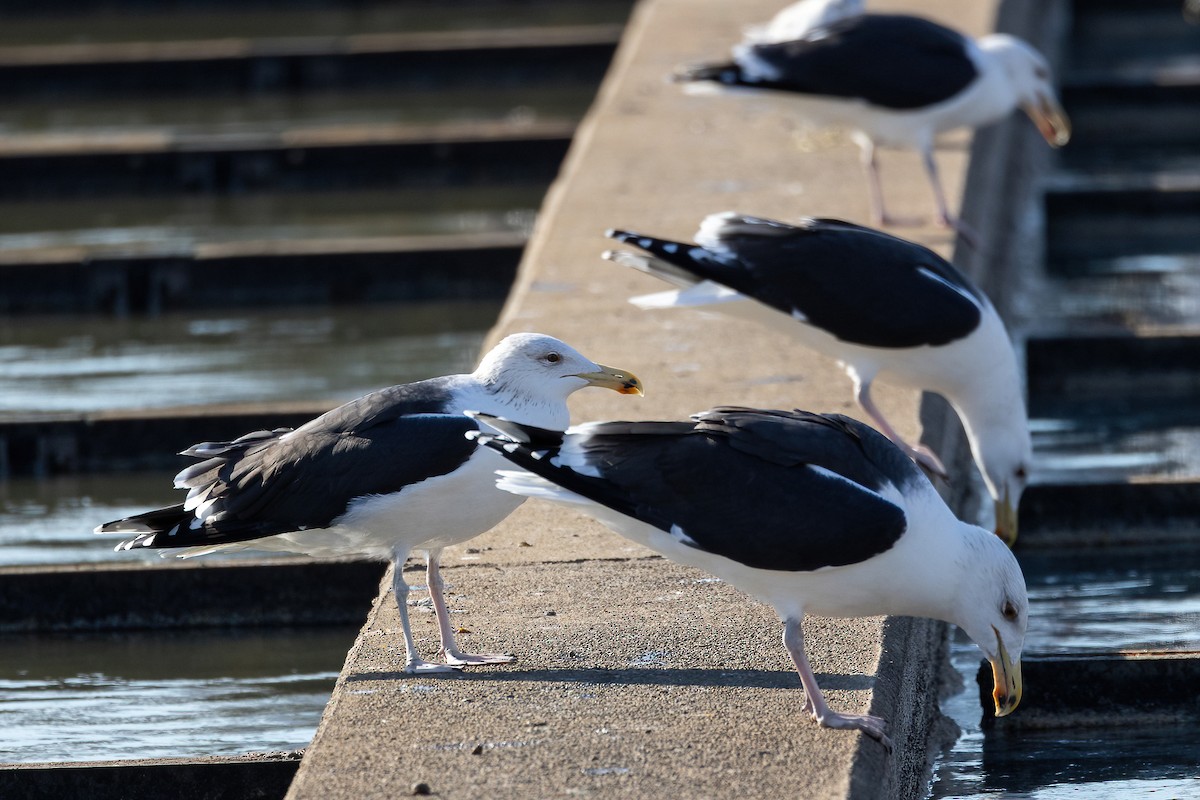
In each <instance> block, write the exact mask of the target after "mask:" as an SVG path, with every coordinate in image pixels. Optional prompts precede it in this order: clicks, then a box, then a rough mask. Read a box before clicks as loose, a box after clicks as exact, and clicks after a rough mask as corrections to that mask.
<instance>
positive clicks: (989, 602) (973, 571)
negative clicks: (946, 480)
mask: <svg viewBox="0 0 1200 800" xmlns="http://www.w3.org/2000/svg"><path fill="white" fill-rule="evenodd" d="M963 528H964V533H965V536H964V537H963V539H964V540H965V541H964V549H963V556H962V559H961V561H960V562H959V563H960V564H961V565H962V567H963V568H962V569H961V571H960V572H959V575H960V576H961V577H960V578H959V580H958V584H957V586H956V591H955V592H954V595H953V597H954V599H953V602H952V604H951V610H950V611H949V612H948V613H947V615H946V616H947V617H948V619H947V621H948V622H952V623H954V624H955V625H957V626H958V627H959V628H961V629H962V630H963V632H964V633H966V634H967V636H969V637H970V638H971V641H973V642H975V644H976V645H978V647H979V649H980V650H982V651H983V655H984V657H985V658H987V660H988V662H989V663H991V665H992V679H993V683H994V688H993V691H992V698H993V699H994V700H995V703H996V716H998V717H1003V716H1005V715H1006V714H1009V713H1011V712H1012V711H1013V709H1015V708H1016V707H1017V704H1018V703H1020V702H1021V692H1022V685H1021V650H1022V648H1023V647H1024V646H1025V628H1026V626H1027V625H1028V623H1029V599H1028V595H1027V593H1026V589H1025V576H1024V575H1023V574H1022V573H1021V566H1020V565H1019V564H1018V563H1017V559H1016V557H1015V556H1014V555H1013V554H1012V551H1011V550H1009V549H1008V546H1007V545H1005V544H1004V543H1003V542H1002V541H1000V540H999V539H998V538H997V537H995V536H993V535H992V534H991V533H990V532H988V531H986V530H984V529H983V528H979V527H976V526H974V525H970V526H967V525H964V526H963Z"/></svg>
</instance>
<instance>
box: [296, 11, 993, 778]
mask: <svg viewBox="0 0 1200 800" xmlns="http://www.w3.org/2000/svg"><path fill="white" fill-rule="evenodd" d="M778 5H779V4H778V3H777V2H774V1H773V0H770V1H769V0H752V1H750V2H745V3H737V4H732V3H719V2H710V1H709V0H704V1H703V2H697V1H696V0H646V2H643V3H641V4H640V5H639V6H638V7H637V8H636V9H635V12H634V16H633V19H632V20H631V22H630V25H629V27H628V29H627V33H626V36H625V38H624V40H623V42H622V45H621V47H620V49H619V50H618V53H617V56H616V58H615V60H614V64H613V67H612V69H611V70H610V73H609V76H608V78H607V79H606V82H605V84H604V86H603V87H602V89H601V92H600V95H599V97H598V99H597V102H596V104H595V105H594V106H593V108H592V110H591V112H590V114H589V116H588V118H587V119H586V120H585V122H584V123H583V125H582V126H581V128H580V130H579V133H578V134H577V136H576V139H575V142H574V144H573V145H572V149H571V152H570V153H569V155H568V158H567V161H566V163H565V165H564V167H563V170H562V173H561V175H560V179H559V181H558V182H557V183H556V184H555V185H554V186H553V187H552V189H551V191H550V193H549V195H548V197H547V200H546V203H545V206H544V207H543V211H542V214H541V215H540V217H539V220H538V227H537V229H536V230H535V234H534V237H533V239H532V240H531V242H530V246H529V247H528V248H527V250H526V254H525V258H524V260H523V262H522V267H521V271H520V273H519V275H518V280H517V285H516V286H515V288H514V291H513V293H512V295H511V296H510V299H509V304H508V306H507V308H506V311H505V314H504V316H503V317H502V321H501V323H500V325H499V326H498V327H497V329H496V330H495V331H494V332H493V338H495V337H499V336H501V335H503V334H505V333H508V332H510V331H513V330H522V329H525V330H542V331H545V332H547V333H551V334H554V335H557V336H561V337H562V338H564V339H566V340H567V341H569V342H572V343H573V344H575V345H577V346H578V347H579V348H580V349H582V350H583V351H584V352H586V353H588V354H589V355H591V356H592V357H593V358H596V359H599V360H601V361H603V362H605V363H610V364H616V365H620V366H622V367H628V368H630V369H634V370H636V371H637V372H638V374H639V376H640V377H642V378H643V380H644V381H645V383H646V386H647V389H648V392H647V396H646V398H645V399H644V401H643V402H632V401H629V400H627V399H625V398H618V397H615V396H608V393H603V394H602V393H586V392H584V393H580V394H579V395H578V396H577V397H576V398H573V400H572V406H573V409H574V416H575V419H576V420H585V419H604V418H609V419H611V418H626V419H630V418H633V419H662V418H678V417H680V416H683V415H686V414H688V413H691V412H694V411H697V410H701V409H703V408H707V407H709V406H712V405H715V404H718V403H731V402H735V403H742V404H748V405H756V406H762V407H781V408H791V407H796V406H800V407H804V408H811V409H817V410H822V411H842V412H847V413H851V414H855V413H858V409H857V408H856V407H854V406H853V404H852V400H851V397H852V394H851V389H850V382H849V380H848V379H847V378H846V377H845V376H844V375H843V374H842V373H841V371H840V370H839V369H838V368H837V366H836V365H835V364H833V363H832V362H830V361H827V360H824V359H822V358H820V357H818V356H816V355H815V354H813V353H812V352H810V351H807V350H805V349H803V348H801V347H799V346H798V345H796V344H795V343H794V342H793V341H792V340H791V339H789V338H787V337H783V336H778V335H776V334H773V333H771V332H768V331H765V330H763V329H761V328H758V327H756V326H753V325H750V324H748V323H740V322H737V321H733V320H727V319H723V318H713V317H710V316H707V315H703V314H698V313H690V314H689V313H686V312H681V313H677V314H672V313H660V314H648V313H643V312H639V311H637V310H636V309H634V308H632V307H631V306H629V305H628V304H627V303H626V302H625V300H626V298H627V297H629V296H630V295H634V294H641V293H646V292H650V291H656V290H659V289H661V288H663V287H662V286H661V284H658V283H656V282H655V281H653V280H652V279H649V278H647V277H644V276H641V275H638V274H634V273H632V272H631V271H628V270H622V269H620V268H618V267H616V266H614V265H612V264H608V263H605V262H602V261H600V260H599V258H598V255H599V253H600V251H601V250H603V249H605V248H606V247H607V246H608V245H609V242H608V241H607V240H606V239H604V238H603V236H602V233H603V231H604V229H605V228H608V227H623V228H628V229H633V230H639V229H642V230H645V231H647V232H651V233H656V234H659V235H663V236H667V237H678V238H687V237H690V236H691V234H692V232H693V231H694V230H695V228H696V226H697V224H698V223H699V221H700V219H701V218H702V217H704V216H705V215H707V214H709V213H713V212H717V211H723V210H728V209H736V210H739V211H743V212H747V213H754V214H760V215H766V216H773V217H777V218H781V219H795V218H796V217H799V216H802V215H820V216H835V217H843V218H847V219H851V220H858V221H865V220H866V218H867V203H866V189H865V185H864V183H863V179H862V178H861V173H860V167H859V163H858V153H857V149H856V148H855V147H853V146H852V145H851V144H850V142H849V141H848V140H847V139H846V138H844V137H841V136H838V135H831V134H819V135H812V134H811V133H805V132H802V131H799V130H798V129H797V128H796V126H795V125H794V124H792V122H791V121H790V118H789V116H788V114H787V112H786V104H784V105H775V104H773V103H771V102H769V101H746V102H739V101H737V100H735V99H717V98H710V97H692V96H687V95H685V94H683V93H682V92H680V91H679V87H677V86H674V85H671V84H669V83H668V82H667V81H666V79H665V76H666V75H667V74H668V73H669V72H670V71H671V70H672V68H674V67H675V66H677V65H678V64H681V63H687V62H693V61H697V60H703V59H705V58H719V57H721V56H722V55H724V54H725V53H726V52H727V49H728V47H729V45H730V44H731V43H733V42H734V41H736V40H737V39H738V38H739V36H740V32H741V29H742V26H744V25H746V24H749V23H752V22H756V21H761V20H764V19H766V18H768V17H769V16H770V15H771V14H772V13H774V11H776V10H777V6H778ZM876 7H877V8H878V9H888V8H892V9H900V8H904V9H905V10H908V11H913V10H918V11H920V12H922V13H927V14H929V15H931V16H934V17H937V16H939V14H940V15H941V16H942V18H943V19H945V20H947V21H952V24H954V25H955V26H956V27H959V28H966V29H968V30H971V31H974V32H977V33H979V32H983V31H984V30H986V29H987V27H988V24H989V19H990V15H991V13H992V11H993V10H994V6H993V5H992V4H991V3H983V4H972V7H971V8H970V9H969V10H967V9H964V8H963V7H962V6H961V4H956V3H943V2H941V0H928V1H927V2H919V3H916V4H915V6H914V4H913V3H911V2H909V3H905V4H903V5H901V4H900V3H899V2H896V3H891V2H880V3H878V4H876ZM797 140H799V143H800V144H801V146H802V147H801V148H796V147H795V144H796V143H797ZM952 141H953V142H954V143H955V145H952V146H951V148H950V149H949V150H948V151H944V152H942V153H940V166H941V169H942V172H943V175H944V176H945V177H946V179H947V181H948V185H949V186H950V187H951V188H952V194H957V187H959V186H960V185H961V181H962V178H963V175H964V168H965V160H966V150H965V148H964V147H963V146H962V142H963V138H961V137H960V138H957V139H954V140H952ZM885 158H886V159H887V160H886V163H885V165H884V169H885V170H886V173H885V174H886V175H887V179H886V187H885V189H886V191H887V192H888V194H889V200H890V201H891V202H893V203H897V204H901V205H904V206H905V207H906V208H911V209H912V210H914V211H915V212H918V213H919V212H922V211H924V210H926V209H929V208H931V201H930V198H929V195H928V189H927V185H926V183H925V180H924V176H923V174H922V170H921V166H920V163H919V159H918V158H917V157H916V156H914V155H911V154H903V155H896V156H892V155H891V154H888V155H886V156H885ZM904 235H906V236H908V237H909V238H917V239H920V240H922V241H924V242H926V243H928V244H930V245H931V246H934V247H936V248H939V249H940V250H941V251H942V252H943V253H946V252H947V251H948V247H949V245H950V237H949V236H948V235H947V234H946V233H945V232H944V231H937V230H932V229H928V230H917V231H908V232H905V233H904ZM877 401H878V402H879V403H880V404H881V405H882V406H883V407H884V410H885V413H886V414H888V415H889V418H891V419H892V420H893V421H894V422H895V423H896V424H897V425H898V427H899V428H900V429H901V431H902V432H903V433H904V434H905V435H908V436H915V435H916V434H917V431H918V429H919V424H918V401H919V398H918V397H917V396H916V395H915V394H914V393H912V392H902V391H893V390H888V389H887V388H886V387H880V393H879V395H878V397H877ZM964 483H967V482H966V481H964ZM522 544H524V545H528V546H527V547H522V546H521V545H522ZM467 547H468V550H467V553H468V554H467V555H464V556H461V558H467V559H475V560H472V561H469V562H467V565H466V566H459V567H454V566H452V567H451V568H449V569H448V570H447V572H448V573H449V574H450V577H449V580H450V581H451V583H453V584H454V588H455V591H456V592H459V593H462V594H461V595H459V596H457V597H456V598H455V600H454V603H453V604H454V606H455V607H456V608H459V609H460V613H461V614H462V622H461V625H462V626H463V627H464V628H466V629H469V630H471V631H473V632H474V633H473V634H466V635H464V638H465V639H466V645H467V646H468V647H470V648H472V649H477V650H489V651H495V650H497V649H500V650H508V651H510V652H515V653H516V654H517V655H518V657H519V661H518V662H517V663H516V664H515V665H513V666H509V667H495V668H480V669H474V670H471V671H470V672H469V674H463V675H462V676H457V677H452V678H450V679H449V680H447V679H440V680H439V679H434V678H415V677H411V676H406V675H403V674H400V673H398V672H397V670H398V669H399V667H400V666H401V664H402V663H403V662H402V657H401V653H402V648H401V647H400V646H399V639H398V624H397V621H396V612H395V609H394V600H393V598H392V597H391V596H390V595H384V596H382V597H380V598H379V599H378V600H377V601H376V605H375V608H374V610H373V611H372V613H371V616H370V618H369V619H368V622H367V626H366V628H365V629H364V631H363V634H362V635H361V636H360V637H359V640H358V642H357V643H356V644H355V647H354V649H353V650H352V651H351V652H350V654H349V657H348V659H347V664H346V668H345V670H344V671H343V674H342V677H341V679H340V680H339V683H338V686H337V688H336V689H335V691H334V695H333V699H332V701H331V702H330V705H329V706H328V708H327V709H326V713H325V716H324V718H323V720H322V723H321V727H320V728H319V730H318V732H317V734H316V736H315V738H314V740H313V743H312V745H311V747H310V748H309V750H308V752H307V754H306V757H305V759H304V761H303V762H302V764H301V768H300V771H299V772H298V774H297V778H296V781H295V782H294V783H293V785H292V787H291V790H290V792H289V797H291V798H295V800H299V799H300V798H322V800H325V799H326V798H356V799H357V798H364V797H385V796H393V795H395V794H396V793H397V791H400V792H403V791H406V790H408V789H409V788H410V787H411V786H412V785H413V784H414V783H416V782H418V781H425V782H428V783H429V784H430V786H431V787H432V788H433V790H434V791H436V792H437V793H438V795H439V796H441V797H446V798H459V797H461V798H474V797H480V796H488V797H492V798H507V797H513V798H517V797H520V798H525V797H547V796H561V795H564V794H585V795H588V796H590V797H597V798H608V797H612V798H618V797H619V798H627V797H656V796H668V795H669V796H671V797H673V798H683V799H685V800H686V799H687V798H706V799H711V798H725V797H768V796H776V795H778V796H789V797H805V798H825V797H838V798H840V797H855V798H876V797H878V798H883V797H888V798H896V797H906V796H908V797H919V796H921V795H922V794H923V792H924V783H923V780H921V779H920V777H919V776H921V775H923V774H924V770H925V767H926V759H927V757H928V750H927V748H928V746H929V742H930V741H932V740H934V739H936V738H937V737H939V736H940V735H941V730H942V729H941V727H940V725H939V726H938V727H937V729H936V730H931V728H933V727H934V726H935V725H937V712H936V711H934V710H933V709H932V704H931V703H930V702H929V701H930V699H931V698H932V696H933V695H934V694H936V691H937V685H938V684H937V680H938V676H937V675H936V672H937V671H936V669H935V667H934V663H935V662H934V660H933V659H934V656H935V655H936V654H937V653H938V652H940V648H941V647H942V646H943V645H942V637H941V631H940V626H935V625H929V624H927V623H916V624H914V623H913V622H912V621H907V620H887V621H885V620H882V619H863V620H829V619H821V618H809V619H807V620H806V623H805V628H806V640H807V644H808V649H809V657H810V659H811V660H812V662H813V666H814V668H815V669H816V670H817V672H818V673H819V678H820V680H821V681H822V685H823V686H824V687H825V688H826V689H827V690H828V693H829V695H830V702H831V704H832V705H833V707H834V708H837V709H839V710H846V711H851V712H854V711H864V710H866V709H867V708H868V707H870V708H874V709H875V710H876V711H877V712H879V713H884V714H887V715H890V716H891V719H892V724H893V726H894V732H895V733H896V734H897V737H898V738H897V743H898V746H899V749H900V752H898V753H897V754H895V755H894V756H893V757H891V758H887V757H884V755H883V754H882V750H881V748H880V747H879V746H878V744H877V743H875V742H873V741H870V740H866V739H864V738H862V737H861V736H860V735H859V734H857V733H852V732H844V731H829V730H823V729H820V728H818V727H817V726H816V725H815V724H814V723H813V721H812V720H811V719H810V718H809V717H808V716H807V715H805V714H804V713H803V711H802V702H803V700H802V697H801V695H800V692H799V691H798V688H797V687H798V683H799V681H798V678H796V676H795V675H794V672H793V670H792V668H791V666H790V664H789V663H788V660H787V656H786V653H785V652H784V650H783V648H782V646H781V645H780V643H779V626H778V623H777V621H775V620H774V619H773V615H772V613H771V612H770V610H769V609H767V608H766V607H764V606H761V605H759V604H757V603H754V602H752V601H749V600H748V599H747V598H746V597H745V596H743V595H741V594H740V593H738V592H736V591H734V590H733V589H731V588H730V587H728V586H726V585H724V584H721V583H714V582H712V581H711V579H708V578H707V577H706V576H703V575H700V574H698V573H696V572H694V571H690V570H686V569H684V568H681V567H678V566H676V565H674V564H671V563H669V562H665V561H663V560H661V559H658V558H655V557H649V554H648V553H647V552H646V551H644V550H641V549H639V548H637V547H635V546H633V545H631V544H630V543H628V542H626V541H625V540H623V539H620V538H618V537H616V536H614V535H612V534H609V533H607V532H604V531H602V530H601V529H600V528H599V526H597V525H595V524H593V523H591V522H589V521H586V520H583V519H581V518H579V517H578V516H575V515H572V514H570V513H569V512H566V511H563V510H560V509H556V508H550V507H547V506H545V505H538V504H536V503H532V502H531V503H526V504H525V506H523V507H522V508H521V509H519V510H518V511H517V513H516V514H514V515H513V516H512V517H510V518H509V520H508V521H506V522H505V523H504V524H503V525H502V526H500V527H498V528H497V529H495V530H494V531H492V532H490V533H488V534H486V535H484V536H483V537H480V538H479V539H477V540H475V541H473V542H471V543H470V544H469V545H468V546H467ZM461 552H463V550H462V549H461V548H454V549H451V550H449V551H447V561H448V563H450V564H452V565H453V564H454V561H455V559H456V557H459V556H458V554H459V553H461ZM485 563H487V564H490V566H488V567H486V568H485V566H484V565H485ZM551 611H553V612H554V614H553V615H550V613H549V612H551ZM433 631H434V629H433V627H432V621H430V622H429V624H426V625H418V631H417V634H418V639H419V641H420V643H421V645H422V647H424V648H425V649H426V651H427V652H432V649H433V647H434V645H433V643H432V641H431V636H432V634H433Z"/></svg>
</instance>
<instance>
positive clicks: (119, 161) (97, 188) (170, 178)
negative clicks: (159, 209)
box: [0, 121, 575, 200]
mask: <svg viewBox="0 0 1200 800" xmlns="http://www.w3.org/2000/svg"><path fill="white" fill-rule="evenodd" d="M574 129H575V126H574V123H573V122H570V121H548V122H544V123H539V122H531V123H529V124H527V125H511V124H506V123H492V124H480V125H470V126H463V125H451V126H439V127H434V128H432V129H430V128H416V129H414V128H412V127H410V126H404V125H397V126H355V127H343V128H324V129H314V130H304V131H296V132H293V133H284V134H276V133H268V134H252V135H245V136H225V135H209V136H189V137H172V136H160V135H157V134H154V135H150V136H146V137H143V136H136V135H132V136H129V137H121V136H118V137H115V138H113V139H112V140H108V141H107V142H106V143H105V145H104V146H103V147H98V146H96V145H97V142H96V141H94V140H90V139H89V138H88V137H79V138H72V139H71V140H70V141H68V142H60V143H54V142H48V143H47V142H44V141H42V140H31V141H26V140H21V141H20V142H17V143H15V144H12V143H10V144H12V146H11V147H10V148H9V149H8V150H7V151H6V150H5V148H4V146H3V145H4V143H3V141H0V199H10V200H21V199H38V198H57V197H97V196H104V195H112V194H126V195H129V194H136V195H147V194H151V195H152V194H168V193H180V192H182V193H191V194H197V193H200V194H217V195H228V194H244V193H248V192H261V191H268V190H270V191H292V192H295V191H304V190H312V189H320V190H333V189H343V190H344V189H364V188H376V187H386V188H389V189H395V188H399V187H411V186H418V187H441V186H463V185H483V184H496V183H502V184H511V185H529V184H546V183H549V182H550V181H551V180H552V179H553V178H554V176H555V174H556V173H557V172H558V165H559V163H560V162H561V161H562V158H563V156H564V155H565V154H566V152H567V147H568V146H569V145H570V143H571V137H572V135H573V134H574Z"/></svg>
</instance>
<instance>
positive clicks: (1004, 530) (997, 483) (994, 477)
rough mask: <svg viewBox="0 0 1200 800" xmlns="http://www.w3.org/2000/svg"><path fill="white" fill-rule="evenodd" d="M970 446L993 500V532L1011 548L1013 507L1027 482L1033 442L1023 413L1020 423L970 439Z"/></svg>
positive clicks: (1014, 532) (1014, 521)
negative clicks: (994, 529) (982, 437)
mask: <svg viewBox="0 0 1200 800" xmlns="http://www.w3.org/2000/svg"><path fill="white" fill-rule="evenodd" d="M971 449H972V451H973V452H974V454H975V460H976V462H977V463H978V464H979V467H980V472H981V473H982V474H983V482H984V485H985V486H987V490H988V494H990V495H991V496H992V501H993V502H994V503H995V509H996V535H997V536H999V537H1000V538H1001V539H1003V540H1004V542H1005V543H1006V544H1007V545H1009V546H1010V547H1011V546H1012V544H1013V543H1014V542H1016V540H1017V510H1018V508H1019V507H1020V505H1021V495H1022V494H1024V492H1025V487H1026V486H1028V485H1029V465H1030V462H1031V461H1032V460H1033V443H1032V441H1031V439H1030V437H1029V427H1028V423H1027V422H1026V421H1025V416H1024V414H1022V415H1021V419H1020V425H1013V426H1009V427H1007V428H1005V429H1004V430H999V431H995V432H992V433H990V434H989V435H988V437H987V441H986V443H984V442H982V441H980V442H976V441H972V442H971Z"/></svg>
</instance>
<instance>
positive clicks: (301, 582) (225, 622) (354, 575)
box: [0, 536, 387, 796]
mask: <svg viewBox="0 0 1200 800" xmlns="http://www.w3.org/2000/svg"><path fill="white" fill-rule="evenodd" d="M108 538H111V539H112V542H113V544H114V545H115V544H116V543H117V542H119V541H120V540H121V537H119V536H113V537H108ZM386 568H387V565H386V564H384V563H383V562H377V561H353V560H328V559H326V560H312V559H276V560H273V561H248V562H243V563H236V564H232V563H228V562H226V563H205V562H203V560H201V561H180V560H177V559H176V560H171V561H164V562H163V563H162V564H161V565H152V566H147V565H145V564H141V565H134V566H129V565H125V564H116V563H113V564H103V565H97V564H87V565H82V566H61V567H4V568H0V633H3V634H13V635H15V634H42V633H51V632H63V631H112V630H137V629H156V628H172V629H174V628H197V627H242V626H272V627H273V626H285V625H344V624H347V623H357V622H359V621H361V620H362V619H363V616H364V614H366V612H367V611H368V610H369V609H370V608H371V603H372V601H373V600H374V599H375V596H376V595H377V594H378V593H379V581H380V579H381V578H382V577H383V574H384V571H385V570H386ZM5 796H7V795H5Z"/></svg>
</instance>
